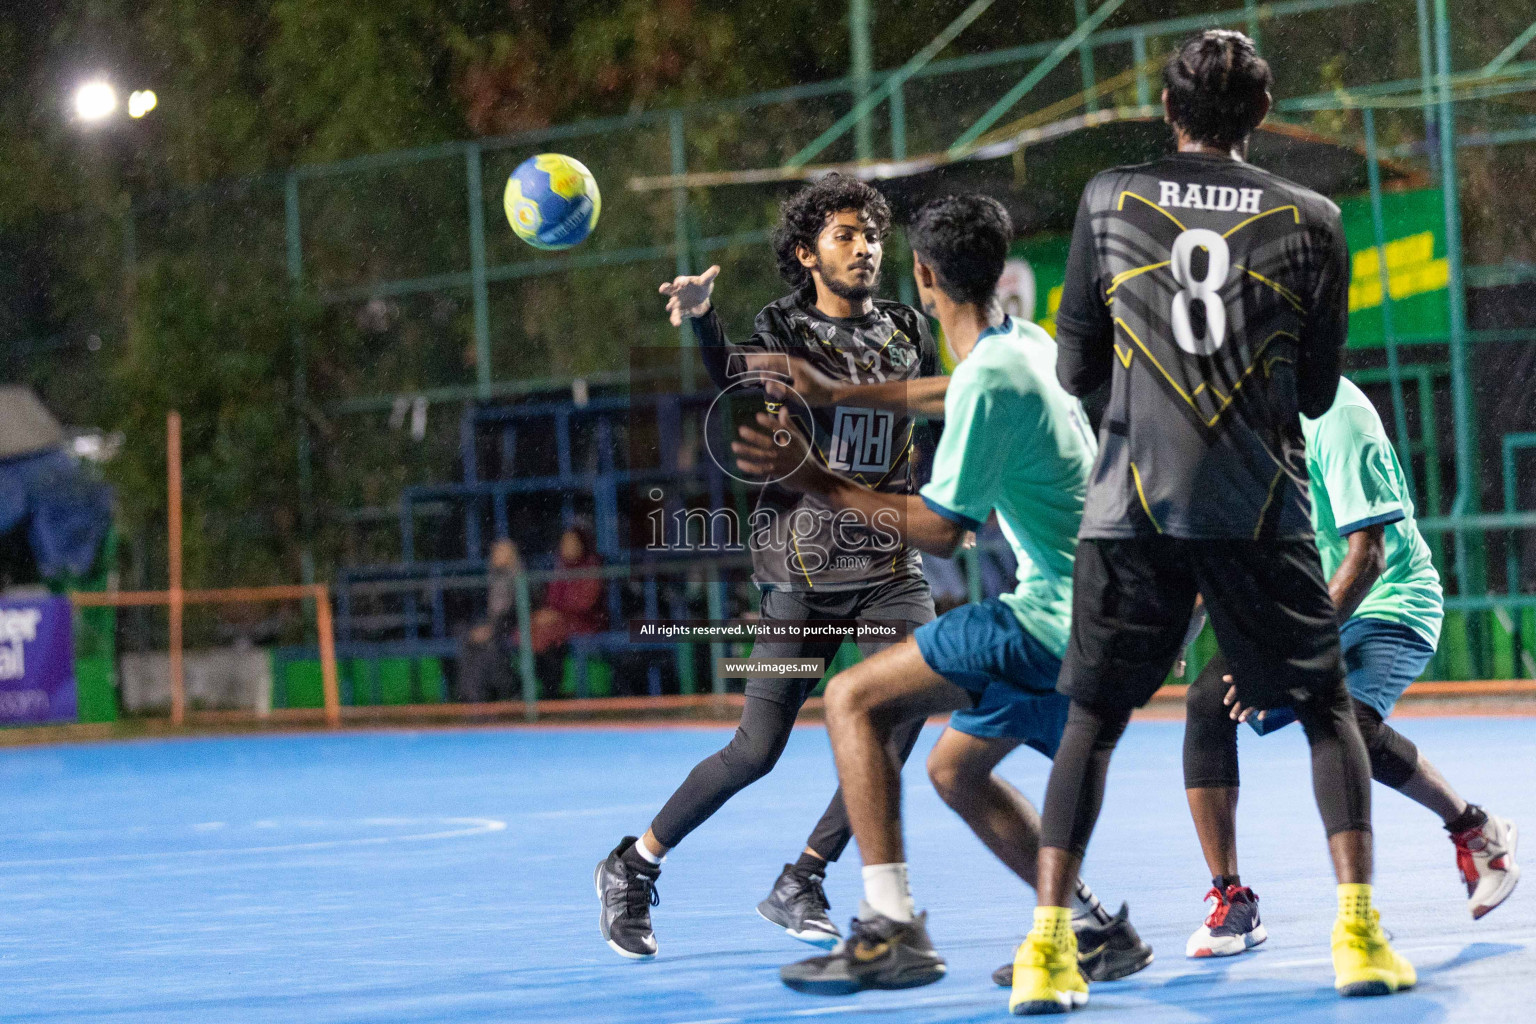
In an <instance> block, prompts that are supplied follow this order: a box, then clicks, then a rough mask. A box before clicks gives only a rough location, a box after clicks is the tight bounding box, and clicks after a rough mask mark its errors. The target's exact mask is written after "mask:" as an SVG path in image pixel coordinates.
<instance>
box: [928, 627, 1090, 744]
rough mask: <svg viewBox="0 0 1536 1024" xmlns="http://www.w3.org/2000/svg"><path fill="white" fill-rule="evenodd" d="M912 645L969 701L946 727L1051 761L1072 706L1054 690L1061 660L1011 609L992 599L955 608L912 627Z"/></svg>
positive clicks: (1065, 697)
mask: <svg viewBox="0 0 1536 1024" xmlns="http://www.w3.org/2000/svg"><path fill="white" fill-rule="evenodd" d="M913 639H914V640H916V641H917V649H918V650H919V651H920V652H921V653H922V655H923V661H925V662H927V664H928V667H929V668H931V669H933V670H934V671H935V672H937V673H938V674H939V675H941V676H943V677H944V678H945V679H948V680H949V681H950V682H952V683H954V684H955V685H956V686H959V687H961V688H963V689H965V690H967V691H969V692H970V694H971V696H972V699H973V700H974V701H975V704H974V706H973V707H971V708H970V710H967V711H956V712H955V713H954V714H953V715H951V716H950V719H949V727H950V728H951V729H954V730H955V731H957V732H963V733H965V734H966V735H967V736H976V737H979V738H981V739H1010V740H1017V741H1018V742H1020V743H1023V744H1025V745H1027V746H1030V747H1033V748H1035V749H1036V750H1038V751H1040V753H1042V754H1044V755H1045V756H1046V757H1055V756H1056V748H1057V746H1059V745H1060V743H1061V734H1062V731H1063V730H1064V729H1066V727H1067V709H1068V708H1069V707H1070V706H1071V703H1072V702H1071V699H1070V698H1068V697H1067V696H1065V695H1064V694H1060V693H1057V692H1056V676H1057V673H1059V672H1060V671H1061V659H1060V658H1058V657H1056V655H1054V654H1052V653H1051V652H1050V651H1049V650H1047V649H1046V647H1045V645H1044V644H1042V643H1041V642H1040V641H1039V640H1038V639H1036V638H1035V636H1034V635H1033V634H1031V633H1030V632H1029V630H1027V629H1025V628H1024V625H1023V623H1021V622H1020V621H1019V618H1018V616H1017V615H1015V614H1014V613H1013V611H1012V609H1010V608H1009V607H1008V606H1007V605H1005V604H1004V603H1003V602H1001V601H999V600H997V599H996V598H992V599H991V600H988V601H982V602H981V603H979V604H967V605H961V606H960V607H959V608H956V609H954V610H953V611H949V612H945V613H944V614H943V615H940V616H939V617H938V618H937V619H934V620H933V621H932V622H929V623H927V624H926V625H924V626H921V627H919V628H918V629H917V630H916V631H915V632H914V633H913Z"/></svg>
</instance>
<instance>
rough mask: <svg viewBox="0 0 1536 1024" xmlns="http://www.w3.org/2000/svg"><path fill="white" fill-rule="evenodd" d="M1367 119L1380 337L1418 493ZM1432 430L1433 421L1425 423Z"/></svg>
mask: <svg viewBox="0 0 1536 1024" xmlns="http://www.w3.org/2000/svg"><path fill="white" fill-rule="evenodd" d="M1361 116H1362V117H1363V119H1364V121H1365V170H1366V176H1367V178H1368V179H1369V181H1370V186H1371V228H1372V230H1373V231H1374V232H1375V242H1376V272H1377V277H1378V279H1379V280H1380V281H1381V336H1382V340H1383V341H1384V342H1385V343H1386V346H1387V374H1388V376H1389V378H1390V380H1391V382H1392V420H1393V425H1394V426H1395V427H1396V428H1397V447H1398V450H1399V451H1400V452H1402V455H1403V475H1404V476H1406V477H1407V480H1408V493H1409V494H1411V495H1414V496H1415V497H1417V496H1418V490H1417V488H1415V487H1414V479H1413V444H1412V441H1411V440H1410V439H1409V437H1408V412H1407V410H1406V409H1404V408H1403V378H1402V371H1401V370H1400V369H1399V367H1398V361H1397V331H1396V330H1395V328H1394V325H1393V322H1392V287H1391V274H1390V273H1389V271H1388V270H1387V226H1386V221H1385V219H1384V217H1383V215H1382V211H1381V163H1380V161H1379V160H1378V159H1377V155H1376V112H1375V111H1374V110H1372V109H1371V108H1370V107H1366V108H1365V109H1363V110H1362V111H1361ZM1422 429H1424V430H1432V429H1433V425H1432V424H1427V423H1426V424H1424V426H1423V427H1422Z"/></svg>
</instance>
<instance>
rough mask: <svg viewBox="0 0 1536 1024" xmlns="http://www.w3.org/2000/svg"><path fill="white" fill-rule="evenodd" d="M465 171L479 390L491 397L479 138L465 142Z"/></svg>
mask: <svg viewBox="0 0 1536 1024" xmlns="http://www.w3.org/2000/svg"><path fill="white" fill-rule="evenodd" d="M464 175H465V184H466V186H467V190H468V192H469V276H470V288H471V294H472V295H473V302H474V307H475V391H476V394H477V397H479V398H480V400H481V401H485V400H486V399H488V398H490V397H491V310H490V297H489V295H488V293H487V288H486V277H485V188H484V185H483V182H482V181H481V166H480V144H479V143H478V142H469V143H466V144H465V145H464Z"/></svg>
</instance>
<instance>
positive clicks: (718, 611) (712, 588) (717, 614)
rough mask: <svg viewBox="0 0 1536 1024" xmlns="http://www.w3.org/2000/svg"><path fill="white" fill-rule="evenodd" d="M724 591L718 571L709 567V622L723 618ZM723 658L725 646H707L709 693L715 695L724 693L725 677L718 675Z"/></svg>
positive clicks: (706, 588)
mask: <svg viewBox="0 0 1536 1024" xmlns="http://www.w3.org/2000/svg"><path fill="white" fill-rule="evenodd" d="M724 589H725V584H724V583H721V582H720V570H719V569H718V568H716V567H715V566H713V565H712V566H710V567H709V572H708V573H707V574H706V575H705V582H704V600H705V603H706V607H707V608H708V609H709V621H710V622H719V621H721V620H722V619H724V618H725V595H724V594H723V593H722V591H723V590H724ZM723 657H725V644H723V643H718V642H716V643H712V644H710V645H709V677H710V691H711V692H713V693H716V694H721V693H724V692H725V677H724V676H722V675H721V674H720V659H721V658H723Z"/></svg>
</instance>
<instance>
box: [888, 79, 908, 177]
mask: <svg viewBox="0 0 1536 1024" xmlns="http://www.w3.org/2000/svg"><path fill="white" fill-rule="evenodd" d="M906 158H907V90H906V87H905V86H900V85H898V86H896V88H894V89H892V90H891V159H893V160H905V159H906Z"/></svg>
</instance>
